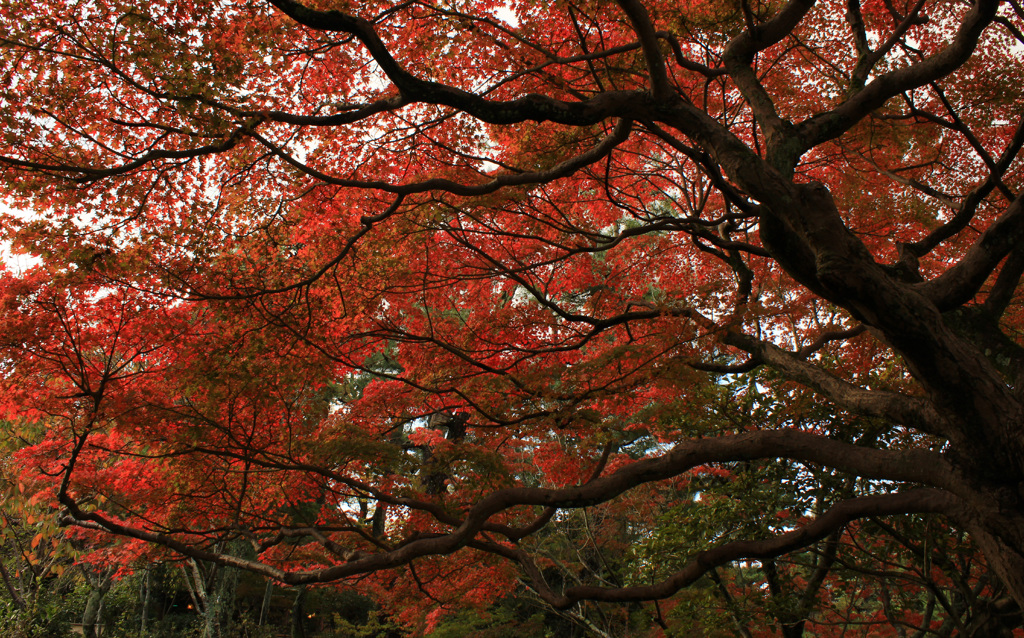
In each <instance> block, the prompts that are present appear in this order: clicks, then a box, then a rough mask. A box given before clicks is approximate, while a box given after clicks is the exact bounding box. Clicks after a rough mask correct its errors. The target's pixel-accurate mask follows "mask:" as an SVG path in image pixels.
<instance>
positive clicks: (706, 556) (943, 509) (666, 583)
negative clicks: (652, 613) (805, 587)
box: [519, 488, 960, 608]
mask: <svg viewBox="0 0 1024 638" xmlns="http://www.w3.org/2000/svg"><path fill="white" fill-rule="evenodd" d="M959 508H960V500H959V499H957V498H956V497H953V496H951V495H949V494H948V493H946V492H943V491H941V490H936V489H929V488H924V489H915V490H910V491H907V492H901V493H897V494H885V495H875V496H862V497H859V498H853V499H850V500H848V501H842V502H840V503H839V504H837V505H835V506H834V507H832V508H831V509H829V510H828V511H827V512H825V513H824V514H822V515H821V516H819V517H818V518H816V519H814V520H813V521H811V522H810V523H808V524H807V525H805V526H804V527H801V528H799V529H795V530H793V531H791V532H787V533H785V534H779V535H777V536H773V537H770V538H766V539H762V540H743V541H732V542H729V543H725V544H723V545H719V546H718V547H715V548H713V549H709V550H706V551H702V552H699V553H698V554H697V555H696V556H694V557H693V558H691V559H690V560H689V561H688V562H687V563H686V565H685V566H684V567H683V568H682V569H680V570H679V571H677V572H675V573H674V574H672V576H670V577H669V578H667V579H665V580H663V581H661V582H660V583H657V584H654V585H636V586H631V587H594V586H578V587H569V588H568V589H566V590H565V594H563V595H557V594H555V593H554V592H553V591H551V589H550V588H548V587H547V586H546V585H543V581H541V583H540V584H541V586H540V587H538V588H537V593H538V594H539V595H540V596H541V597H542V598H543V599H544V600H546V601H547V602H548V603H550V604H551V605H553V606H554V607H558V608H565V607H569V606H570V605H574V604H575V603H577V602H579V601H581V600H594V601H602V602H640V601H647V600H660V599H663V598H668V597H669V596H671V595H672V594H674V593H676V592H677V591H679V590H680V589H682V588H683V587H686V586H688V585H690V584H692V583H694V582H696V580H697V579H698V578H700V577H701V576H703V575H704V574H705V573H707V572H708V571H709V570H711V569H713V568H715V567H719V566H721V565H724V564H726V563H729V562H732V561H737V560H741V559H748V560H750V559H753V560H763V559H766V558H774V557H776V556H781V555H782V554H786V553H789V552H792V551H794V550H798V549H802V548H804V547H807V546H808V545H811V544H812V543H815V542H817V541H819V540H821V539H823V538H825V537H826V536H828V535H829V534H831V533H833V532H835V531H836V530H839V529H841V528H842V527H843V526H845V525H846V524H847V523H849V522H850V521H853V520H856V519H859V518H867V517H871V516H885V515H891V514H926V513H927V514H946V513H949V512H951V511H956V510H957V509H959ZM519 558H520V560H522V558H523V557H522V556H519ZM527 571H528V572H529V571H533V572H534V573H535V574H537V575H539V573H538V572H537V570H536V569H533V570H529V569H528V570H527ZM534 578H536V576H534ZM534 582H537V581H536V580H535V581H534Z"/></svg>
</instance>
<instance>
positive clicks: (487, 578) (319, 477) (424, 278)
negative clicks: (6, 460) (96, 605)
mask: <svg viewBox="0 0 1024 638" xmlns="http://www.w3.org/2000/svg"><path fill="white" fill-rule="evenodd" d="M0 16H2V17H0V20H2V32H3V34H4V35H3V36H2V42H3V48H2V49H0V51H2V53H0V55H2V56H3V58H2V59H3V63H2V64H3V66H2V68H3V78H4V88H3V92H2V94H0V100H2V104H0V106H2V112H3V124H4V133H3V142H2V145H3V149H2V153H0V154H2V157H0V165H2V166H3V176H4V184H5V188H6V193H7V197H8V198H9V201H10V202H12V205H13V206H15V207H17V208H19V209H20V210H22V211H27V214H21V215H14V214H11V215H8V216H7V217H6V218H5V228H6V230H5V237H6V239H7V240H8V241H9V242H11V244H12V246H13V247H14V249H15V250H18V251H21V252H23V253H25V254H27V255H31V256H33V257H35V258H36V259H37V260H38V265H36V266H33V267H31V268H27V269H25V270H24V271H23V272H16V271H14V270H12V269H8V270H7V271H6V272H5V273H4V277H3V280H2V284H0V286H2V288H0V298H2V302H0V303H2V308H3V316H2V318H0V321H2V322H3V325H2V327H0V334H3V335H4V336H3V337H2V339H3V342H2V347H3V352H4V355H3V356H4V358H3V364H2V370H3V382H2V383H3V386H2V395H0V396H3V401H2V403H0V405H2V408H3V416H4V418H6V419H8V420H9V421H11V422H19V423H22V422H24V423H32V424H36V426H38V425H40V424H41V425H44V426H45V427H46V428H47V431H48V434H47V436H46V438H45V439H44V440H43V441H42V442H40V443H39V444H38V445H34V446H30V447H26V448H24V449H22V450H21V451H19V453H18V455H17V461H18V463H19V464H20V466H21V467H22V468H23V478H22V480H23V481H25V482H27V484H30V485H31V486H32V487H33V489H37V490H40V493H41V494H44V495H45V498H48V499H50V502H52V503H53V504H54V505H55V506H56V505H59V507H61V508H63V510H64V512H65V516H64V520H65V522H66V523H67V524H71V525H77V526H80V527H83V528H85V529H87V530H93V531H95V532H97V533H106V534H114V535H118V536H122V537H126V538H128V539H133V540H134V541H138V543H137V544H136V545H129V546H127V547H139V548H141V546H142V544H146V543H148V544H157V545H160V546H163V547H166V548H168V549H170V550H173V551H174V552H177V553H178V554H182V555H184V556H186V557H189V558H191V559H194V560H201V561H212V562H213V563H217V564H220V565H223V566H226V567H237V568H243V569H247V570H251V571H254V572H257V573H260V574H263V575H266V576H269V577H272V578H275V579H278V580H280V581H283V582H284V583H288V584H291V585H295V586H302V585H306V584H312V583H320V582H327V581H339V580H360V579H362V580H361V583H362V586H364V587H367V588H371V589H372V588H374V587H379V588H381V589H380V592H381V593H380V594H379V595H380V596H382V597H387V596H392V595H397V594H394V593H393V592H404V591H416V590H419V591H420V592H421V593H420V594H419V595H420V597H421V601H422V602H423V604H425V605H428V606H429V605H432V604H442V603H456V602H457V603H459V604H466V603H474V602H475V603H478V604H485V603H486V602H487V601H489V600H491V599H493V598H494V597H495V596H497V595H499V594H500V593H502V592H503V590H506V591H507V589H508V587H509V586H510V583H512V582H513V581H514V579H515V578H517V577H522V578H523V579H525V582H526V583H527V584H528V587H529V588H531V590H532V591H533V592H535V593H536V595H538V596H539V597H541V598H542V599H543V600H545V601H547V603H549V604H551V605H553V606H555V607H558V608H569V607H572V606H573V605H575V604H577V603H579V602H580V601H596V602H615V603H633V604H648V605H649V606H650V601H656V600H659V599H663V598H666V597H669V596H671V595H673V594H674V593H675V592H677V591H679V590H680V589H681V588H684V587H686V586H687V585H689V584H692V583H694V582H696V581H697V580H698V579H700V578H701V577H702V576H704V575H705V574H713V573H715V572H713V571H711V570H714V569H717V568H719V567H722V568H727V567H728V565H729V564H731V563H734V562H735V561H738V560H741V559H743V560H745V561H762V562H763V563H759V564H763V565H769V564H771V563H772V561H774V560H775V559H776V558H779V557H785V556H787V555H790V554H792V553H793V552H800V551H801V550H803V549H804V548H809V547H820V544H819V543H820V542H823V541H825V542H827V541H826V539H830V538H832V539H834V538H838V536H840V535H842V533H843V530H844V528H846V526H847V525H850V524H851V522H853V521H857V520H860V519H867V518H878V517H887V516H897V517H899V516H903V517H910V518H905V520H907V521H919V520H922V519H918V518H913V517H914V516H919V515H926V514H927V515H940V516H941V520H942V521H944V523H943V524H944V525H947V526H949V527H950V528H951V529H955V530H963V531H965V532H966V534H967V535H968V536H969V539H970V542H971V543H972V545H971V546H972V547H976V548H977V550H978V551H980V553H981V554H982V555H983V557H984V564H985V565H987V569H989V570H990V571H991V574H992V578H994V579H997V580H998V581H999V583H1000V585H999V588H998V589H999V591H1005V592H1006V594H1007V600H1005V601H1003V608H1004V609H1005V608H1008V607H1007V605H1009V608H1016V609H1017V610H1018V611H1019V608H1020V606H1021V605H1022V604H1024V503H1022V499H1024V491H1022V487H1021V486H1022V485H1024V433H1022V429H1021V424H1022V418H1024V410H1022V396H1021V388H1020V384H1021V380H1020V378H1021V371H1022V363H1024V356H1022V355H1024V350H1022V349H1021V343H1020V334H1021V333H1020V330H1021V322H1022V321H1024V316H1022V313H1021V312H1020V310H1019V303H1018V297H1017V291H1018V287H1019V283H1020V277H1021V274H1022V272H1024V248H1020V245H1021V239H1022V237H1024V204H1022V199H1021V197H1020V196H1019V194H1018V191H1019V189H1020V186H1021V175H1020V162H1019V161H1018V156H1019V154H1020V148H1021V145H1022V144H1024V122H1022V119H1021V105H1022V102H1024V98H1022V95H1021V89H1022V87H1024V77H1021V76H1022V74H1024V72H1022V69H1024V65H1022V64H1020V62H1021V59H1020V53H1019V51H1020V45H1021V44H1022V43H1024V35H1022V29H1024V10H1022V8H1021V6H1020V5H1019V4H1018V3H1017V2H1016V0H1009V1H1008V2H1000V1H998V0H975V1H974V2H973V3H964V2H956V1H952V0H920V1H919V2H914V3H907V2H902V1H892V2H890V1H888V0H886V1H883V2H876V1H873V0H872V1H870V2H866V1H861V0H847V1H846V2H835V1H823V2H814V1H813V0H789V1H788V2H760V1H759V2H749V1H746V0H740V1H739V2H734V1H732V0H728V1H724V0H707V1H701V2H692V3H675V2H658V1H655V0H650V1H647V2H643V1H641V0H620V1H619V2H617V3H616V4H611V3H597V2H557V3H555V4H553V5H551V6H550V7H548V8H546V9H544V10H543V11H541V10H539V9H538V8H537V7H535V6H534V5H533V3H525V2H524V3H514V2H509V3H504V2H503V3H490V2H468V1H467V2H461V1H459V2H451V3H433V2H430V1H413V2H406V3H399V4H395V5H391V4H389V3H377V2H364V3H358V4H356V3H346V2H328V1H327V0H323V1H319V0H318V1H317V2H309V3H308V4H301V3H299V2H296V1H293V0H269V1H268V2H263V1H255V0H254V1H251V2H245V1H239V2H226V1H219V2H216V1H208V0H195V1H193V2H165V1H157V2H153V3H148V4H147V5H146V6H144V7H142V6H139V5H138V3H127V2H122V1H120V0H106V1H100V0H93V1H90V0H83V1H82V2H76V3H67V2H63V1H40V0H33V1H32V2H27V1H23V0H5V1H4V2H3V4H2V9H0ZM766 405H770V406H772V409H767V408H765V407H764V406H766ZM750 463H755V464H768V465H775V466H777V467H779V468H783V469H785V471H776V472H771V471H766V472H765V473H764V480H766V481H769V483H768V484H769V485H770V486H771V490H770V492H774V493H776V494H778V495H779V497H778V498H775V499H771V498H765V499H762V500H761V501H759V503H760V504H761V505H763V508H762V509H761V510H758V511H757V513H756V516H757V517H758V518H757V520H756V521H754V522H753V523H752V524H751V525H750V526H749V528H746V527H744V530H746V532H745V533H749V535H748V536H745V537H735V536H733V535H717V536H714V537H710V538H708V539H705V540H707V541H709V544H707V545H702V546H701V547H697V546H696V545H693V546H691V549H692V552H691V553H688V554H685V556H683V557H682V559H681V560H680V561H678V562H677V563H676V564H675V566H674V568H673V571H672V572H671V573H661V572H659V571H657V570H653V571H650V570H649V571H648V572H647V574H646V576H645V575H644V574H640V573H636V574H630V575H629V577H628V578H627V577H624V578H622V579H620V580H619V581H618V582H616V581H615V580H611V579H607V578H606V579H604V580H599V581H597V582H595V583H579V584H574V583H573V582H572V581H571V579H566V580H560V581H559V582H557V583H549V582H548V581H547V580H546V578H545V574H548V575H549V576H550V575H551V573H552V572H551V571H550V569H549V568H548V566H546V564H545V562H544V561H545V560H546V559H544V558H543V557H540V558H538V556H537V555H536V554H535V553H534V550H535V549H537V548H538V547H540V546H541V543H540V542H539V541H535V539H538V538H543V536H542V535H541V531H542V530H543V529H544V528H545V527H546V526H549V525H551V524H552V521H556V522H557V521H563V520H566V519H564V518H563V517H564V516H568V514H565V513H566V512H568V511H572V510H574V509H578V508H582V507H592V506H598V505H600V504H609V505H608V506H609V507H612V506H617V507H622V505H616V504H617V503H620V501H621V500H622V499H626V501H627V505H626V506H628V500H629V499H630V498H631V497H633V498H638V497H636V496H635V495H639V494H644V493H645V491H644V490H646V489H648V486H652V485H655V484H660V483H659V482H662V481H684V482H685V481H690V480H693V479H694V477H700V476H702V475H704V474H708V473H710V474H712V475H714V474H715V473H719V474H723V473H724V474H728V473H730V472H734V471H736V468H737V467H742V466H743V464H750ZM822 481H824V482H822ZM831 485H845V486H847V488H846V489H844V491H842V492H841V493H837V495H838V496H837V497H836V498H827V499H824V498H812V497H807V496H806V495H807V494H812V493H817V494H820V493H822V492H824V491H825V490H826V489H828V488H829V486H831ZM650 489H654V488H653V487H651V488H650ZM656 491H657V490H656ZM660 493H662V494H666V493H667V492H664V491H661V492H660ZM678 494H681V495H686V496H685V498H688V499H690V502H695V501H696V499H698V497H699V496H700V492H699V491H693V490H689V491H688V490H681V491H679V492H678ZM737 496H738V498H741V499H742V498H743V497H742V495H737ZM679 498H683V496H679ZM633 502H634V503H642V501H637V500H634V501H633ZM816 503H822V504H826V505H827V508H826V509H815V508H814V507H812V506H813V505H814V504H816ZM684 505H686V503H676V504H675V505H673V504H672V503H666V504H665V505H664V509H665V510H669V509H670V508H672V507H674V506H678V507H677V508H676V510H675V511H679V512H683V511H685V509H686V508H685V507H683V506H684ZM687 507H688V506H687ZM655 519H657V516H655ZM652 520H653V519H652ZM658 520H660V521H661V522H662V523H664V522H666V521H665V519H664V517H662V518H661V519H658ZM879 520H883V521H885V520H889V519H884V518H880V519H879ZM668 522H671V521H668ZM916 524H917V523H915V525H916ZM889 525H890V527H892V525H893V524H892V523H889ZM911 528H913V525H911ZM859 529H865V528H864V527H861V528H859ZM894 529H895V528H894ZM622 531H623V533H624V536H622V538H625V539H628V538H629V534H628V533H626V532H629V530H622ZM879 533H880V532H879ZM241 540H244V541H247V542H248V543H249V545H251V546H252V548H253V551H254V552H255V553H254V554H251V556H252V557H243V556H242V555H239V554H240V553H239V552H231V553H227V552H226V551H221V550H222V549H223V548H226V547H229V546H236V545H237V543H236V541H241ZM681 547H686V545H681ZM138 551H142V550H141V549H139V550H138ZM598 554H599V552H598V553H593V555H592V556H591V558H593V557H595V556H597V555H598ZM247 555H248V554H247ZM580 558H582V559H587V558H586V556H582V555H581V556H580ZM648 566H651V565H650V564H649V563H648ZM513 567H514V568H515V569H512V568H513ZM643 567H644V565H643V564H642V563H634V564H633V568H635V569H638V570H641V571H642V568H643ZM588 569H591V570H592V571H593V573H600V572H599V569H598V565H596V564H592V565H590V566H589V568H588ZM517 574H519V575H520V576H517ZM651 574H657V578H656V579H654V580H651V579H650V575H651ZM410 588H413V589H410ZM978 591H982V590H978ZM387 592H392V593H391V594H389V593H387ZM815 600H817V604H825V602H824V601H823V600H822V599H821V598H816V599H815ZM396 604H398V605H402V604H405V602H404V601H397V602H396ZM782 618H783V617H782V616H780V619H782ZM1010 618H1011V620H1010V621H1007V622H1009V623H1010V624H1012V622H1018V621H1019V619H1018V621H1013V620H1012V618H1013V616H1012V614H1011V615H1010ZM780 622H782V623H783V624H784V625H786V626H787V627H790V628H791V629H792V628H794V627H802V624H801V619H800V618H795V617H786V619H784V620H780ZM787 631H789V630H787ZM801 631H802V629H801Z"/></svg>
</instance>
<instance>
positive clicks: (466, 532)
mask: <svg viewBox="0 0 1024 638" xmlns="http://www.w3.org/2000/svg"><path fill="white" fill-rule="evenodd" d="M778 457H785V458H788V459H792V460H796V461H800V462H805V463H817V464H822V465H827V466H829V467H833V468H836V469H839V470H841V471H845V472H850V473H854V474H857V475H859V476H862V477H865V478H875V479H882V480H889V481H900V482H913V483H922V484H926V485H930V486H934V487H938V488H942V489H945V490H948V491H949V492H952V493H953V494H961V495H964V494H970V490H969V488H968V487H966V486H965V485H964V484H963V483H962V482H961V480H960V479H959V475H958V473H957V472H956V471H955V470H954V468H953V467H952V466H951V465H949V464H948V463H947V462H946V461H945V459H944V458H943V457H942V455H940V454H937V453H934V452H928V451H925V450H908V451H903V452H896V451H890V450H876V449H871V448H863V447H858V446H855V445H850V444H848V443H842V442H839V441H835V440H832V439H829V438H826V437H822V436H818V435H815V434H810V433H807V432H802V431H798V430H779V431H770V432H751V433H746V434H739V435H734V436H724V437H718V438H712V439H695V440H690V441H687V442H685V443H681V444H679V445H678V446H676V447H675V448H673V449H672V450H671V451H670V452H668V453H667V454H665V455H664V456H661V457H657V458H651V459H645V460H641V461H637V462H636V463H633V464H631V465H628V466H626V467H624V468H622V469H620V470H618V471H616V472H613V473H612V474H609V475H607V476H604V477H600V478H596V479H594V480H592V481H589V482H587V483H586V484H583V485H579V486H574V487H565V488H526V487H520V488H508V489H502V490H498V491H495V492H492V493H491V494H489V495H487V496H484V497H483V498H482V499H481V500H480V501H478V502H477V504H476V505H475V506H473V507H472V508H471V509H470V510H469V512H468V513H467V514H466V516H465V518H464V519H463V520H462V521H461V523H460V524H459V525H458V527H457V528H456V529H454V530H453V531H451V532H450V533H448V534H439V535H436V536H431V537H427V538H418V539H413V540H410V541H409V542H407V543H405V544H404V545H402V546H400V547H398V548H396V549H394V550H391V551H384V552H380V553H377V554H372V555H368V556H366V555H357V556H358V557H354V559H353V560H351V561H349V562H347V563H345V564H343V565H335V566H332V567H327V568H323V569H316V570H300V571H287V570H283V569H279V568H276V567H273V566H270V565H266V564H264V563H261V562H259V561H256V560H247V559H241V558H238V557H235V556H225V555H222V554H218V553H216V552H213V551H209V550H207V549H204V548H202V547H199V546H196V545H192V544H188V543H185V542H183V541H180V540H178V539H176V538H172V537H170V536H168V535H166V534H162V533H159V532H153V531H150V530H146V529H140V528H137V527H132V526H130V525H126V524H122V523H119V522H117V521H115V520H114V519H112V518H110V517H107V516H105V515H103V514H100V513H97V512H86V511H84V510H83V509H82V508H81V507H80V506H79V504H78V502H77V501H76V500H75V499H74V498H73V497H72V496H71V495H70V494H69V493H68V491H67V490H66V489H65V490H61V492H60V493H59V494H58V497H59V500H60V502H61V504H62V505H64V507H65V508H66V509H67V512H68V514H69V515H70V519H69V521H68V522H69V523H73V524H77V525H82V526H85V527H91V528H95V529H103V530H105V531H108V532H112V533H114V534H117V535H120V536H125V537H129V538H136V539H139V540H144V541H148V542H151V543H156V544H159V545H163V546H165V547H168V548H170V549H172V550H174V551H176V552H178V553H180V554H183V555H185V556H189V557H192V558H197V559H201V560H206V561H212V562H216V563H219V564H222V565H229V566H233V567H240V568H242V569H246V570H249V571H253V572H256V573H260V574H263V575H265V576H269V577H271V578H275V579H277V580H280V581H282V582H285V583H288V584H292V585H300V584H306V583H315V582H328V581H334V580H339V579H342V578H346V577H349V576H354V575H358V574H365V573H369V572H375V571H379V570H382V569H390V568H393V567H397V566H401V565H405V564H408V563H409V562H411V561H413V560H415V559H417V558H422V557H425V556H436V555H447V554H451V553H452V552H455V551H457V550H458V549H460V548H462V547H465V546H467V545H468V544H469V543H471V542H472V541H473V540H474V539H475V537H476V535H477V534H478V533H479V532H481V531H482V530H483V528H484V527H485V526H486V525H488V521H489V519H490V518H491V517H492V516H494V515H496V514H498V513H500V512H504V511H506V510H508V509H510V508H513V507H518V506H523V505H539V506H544V507H547V508H578V507H586V506H591V505H597V504H600V503H604V502H607V501H609V500H611V499H613V498H615V497H616V496H618V495H620V494H622V493H624V492H626V491H628V490H630V489H632V488H634V487H636V486H638V485H642V484H645V483H650V482H654V481H660V480H664V479H669V478H673V477H675V476H679V475H680V474H683V473H684V472H687V471H689V470H690V469H692V468H694V467H697V466H699V465H705V464H707V463H718V462H731V461H745V460H755V459H764V458H778ZM295 469H309V468H308V467H303V468H298V467H297V468H295ZM319 469H320V471H321V472H325V470H323V469H322V468H319ZM328 472H329V471H328ZM332 474H333V473H332ZM915 511H916V510H915ZM875 514H877V512H876V513H875ZM452 522H453V523H454V522H455V521H452ZM532 527H533V526H531V528H532ZM826 533H827V532H826ZM823 535H824V534H823ZM815 540H816V539H815ZM785 542H786V543H789V542H791V541H789V540H787V541H785ZM809 542H813V541H809ZM744 547H746V546H744ZM750 547H755V546H750ZM744 551H747V550H746V549H745V550H744ZM354 556H356V555H354Z"/></svg>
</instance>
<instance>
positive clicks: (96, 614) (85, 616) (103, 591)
mask: <svg viewBox="0 0 1024 638" xmlns="http://www.w3.org/2000/svg"><path fill="white" fill-rule="evenodd" d="M82 572H83V573H84V574H85V578H86V581H88V583H89V585H90V587H91V590H90V591H89V598H88V599H87V600H86V601H85V611H84V612H82V635H84V636H85V638H99V632H98V631H97V629H96V627H97V624H98V622H99V618H100V610H101V609H102V608H103V598H104V597H105V596H106V595H107V592H108V591H110V584H111V582H112V581H111V572H110V570H106V571H104V572H102V573H99V574H94V573H92V572H91V571H89V569H88V568H85V567H83V568H82Z"/></svg>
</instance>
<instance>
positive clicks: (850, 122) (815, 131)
mask: <svg viewBox="0 0 1024 638" xmlns="http://www.w3.org/2000/svg"><path fill="white" fill-rule="evenodd" d="M999 4H1000V3H999V0H978V2H976V3H974V6H972V7H971V9H970V11H968V12H967V15H966V16H965V17H964V20H963V22H962V23H961V24H960V28H959V29H958V30H957V32H956V35H955V36H954V37H953V39H952V41H951V42H950V43H949V44H948V45H947V46H946V47H945V48H944V49H942V50H941V51H939V52H938V53H936V54H935V55H932V56H930V57H928V58H926V59H925V60H923V61H921V62H918V63H917V64H913V65H911V66H908V67H903V68H900V69H895V70H893V71H889V72H888V73H885V74H883V75H880V76H879V77H877V78H875V79H874V80H872V81H871V82H870V83H868V85H867V86H865V87H864V89H863V90H861V91H859V92H858V93H856V94H854V95H853V96H852V97H850V98H849V99H848V100H846V101H845V102H843V103H842V104H840V105H839V106H838V107H836V108H835V109H833V110H831V111H828V112H826V113H820V114H818V115H815V116H814V117H811V118H809V119H807V120H805V121H803V122H801V123H800V124H798V125H797V126H796V131H797V135H798V137H799V139H800V141H801V143H802V145H803V148H804V149H810V148H813V147H815V146H817V145H818V144H821V143H822V142H825V141H827V140H830V139H834V138H836V137H838V136H840V135H842V134H843V133H845V132H846V131H848V130H850V128H852V127H853V126H854V125H855V124H857V122H859V121H861V120H862V119H863V118H864V117H866V116H867V115H868V113H870V112H872V111H874V110H875V109H878V108H881V107H882V105H884V104H885V102H886V101H887V100H888V99H889V98H891V97H893V96H895V95H899V94H900V93H902V92H904V91H909V90H911V89H916V88H918V87H921V86H925V85H927V84H929V83H931V82H934V81H936V80H938V79H939V78H941V77H943V76H945V75H948V74H950V73H952V72H953V71H955V70H956V69H958V68H960V67H961V66H962V65H963V64H964V63H965V62H967V60H968V59H969V58H970V57H971V54H973V53H974V49H975V47H976V46H977V44H978V41H979V39H980V38H981V33H982V31H984V30H985V27H987V26H988V25H989V24H991V23H992V20H993V18H994V17H995V15H996V12H997V11H998V9H999Z"/></svg>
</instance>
